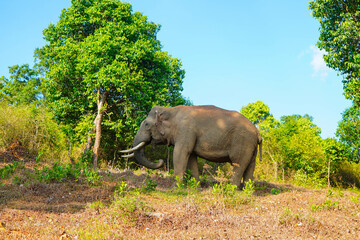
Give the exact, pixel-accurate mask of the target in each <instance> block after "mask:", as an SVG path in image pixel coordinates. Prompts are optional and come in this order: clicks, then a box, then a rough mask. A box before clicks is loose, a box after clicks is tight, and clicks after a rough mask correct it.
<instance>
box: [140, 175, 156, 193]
mask: <svg viewBox="0 0 360 240" xmlns="http://www.w3.org/2000/svg"><path fill="white" fill-rule="evenodd" d="M144 181H145V183H146V186H145V187H143V190H144V191H145V192H153V191H155V190H156V187H157V182H156V180H152V179H151V177H150V176H149V175H147V176H146V178H145V180H144Z"/></svg>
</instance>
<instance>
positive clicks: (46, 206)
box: [0, 162, 360, 239]
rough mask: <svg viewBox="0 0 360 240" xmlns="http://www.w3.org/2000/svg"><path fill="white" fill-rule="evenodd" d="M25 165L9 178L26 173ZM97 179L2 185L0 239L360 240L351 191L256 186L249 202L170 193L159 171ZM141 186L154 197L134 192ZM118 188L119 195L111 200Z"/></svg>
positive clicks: (171, 183)
mask: <svg viewBox="0 0 360 240" xmlns="http://www.w3.org/2000/svg"><path fill="white" fill-rule="evenodd" d="M31 164H33V165H34V163H31V162H29V165H27V164H24V167H22V168H21V171H18V172H16V173H15V175H14V176H19V174H24V175H26V174H28V175H31V174H34V169H32V168H31V167H29V166H31ZM99 173H100V175H101V176H102V183H101V185H100V186H90V185H89V184H86V183H84V182H81V181H77V180H72V181H70V180H69V181H64V182H60V183H59V182H57V183H49V184H47V183H43V182H39V181H34V182H31V181H30V182H29V181H27V182H26V183H21V184H15V183H13V181H12V180H11V179H7V180H6V181H3V185H1V186H0V239H360V193H359V192H356V191H354V190H351V191H347V190H343V189H330V190H328V189H320V190H314V189H307V188H301V187H296V186H292V185H286V184H279V183H268V182H264V181H258V182H256V189H255V192H254V193H253V194H252V195H251V196H244V195H243V194H242V193H241V192H237V193H236V194H235V195H234V196H222V195H216V194H214V193H213V192H212V188H211V187H205V188H201V189H200V190H199V191H192V190H189V189H185V190H181V191H180V190H177V189H176V188H175V186H176V182H175V180H174V177H169V176H168V175H167V174H166V173H165V172H161V171H155V172H153V173H152V174H151V175H150V174H149V173H148V172H146V171H137V172H132V171H118V170H111V169H107V170H102V171H100V172H99ZM29 179H31V178H29ZM148 179H151V180H152V182H156V184H157V187H156V191H150V192H140V191H138V190H139V189H141V188H144V187H145V186H146V185H147V184H148ZM123 181H124V182H126V186H127V187H126V189H125V190H124V192H125V193H124V194H123V195H121V196H120V197H117V198H116V197H115V196H114V195H115V191H116V190H118V189H119V186H120V184H121V182H123ZM205 185H211V183H210V184H209V183H207V184H205Z"/></svg>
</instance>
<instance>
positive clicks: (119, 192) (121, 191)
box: [114, 181, 128, 198]
mask: <svg viewBox="0 0 360 240" xmlns="http://www.w3.org/2000/svg"><path fill="white" fill-rule="evenodd" d="M127 192H128V187H127V183H126V182H125V181H121V182H120V184H119V186H118V187H117V189H115V192H114V196H115V198H117V197H124V196H125V194H126V193H127Z"/></svg>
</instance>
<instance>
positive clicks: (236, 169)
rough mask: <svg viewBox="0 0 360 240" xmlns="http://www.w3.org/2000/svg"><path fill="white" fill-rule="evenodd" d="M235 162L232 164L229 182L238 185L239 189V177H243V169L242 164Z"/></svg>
mask: <svg viewBox="0 0 360 240" xmlns="http://www.w3.org/2000/svg"><path fill="white" fill-rule="evenodd" d="M237 165H239V164H236V165H235V166H234V170H233V171H234V175H233V176H232V178H231V183H232V184H234V185H236V186H238V188H239V189H241V187H242V186H241V179H242V178H243V174H244V171H245V168H244V164H240V165H239V166H237Z"/></svg>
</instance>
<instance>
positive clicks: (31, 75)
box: [0, 64, 41, 105]
mask: <svg viewBox="0 0 360 240" xmlns="http://www.w3.org/2000/svg"><path fill="white" fill-rule="evenodd" d="M9 73H10V79H7V78H5V77H4V76H2V77H1V78H0V100H2V101H7V102H9V103H10V104H13V105H24V104H30V103H34V104H39V103H40V97H41V89H40V75H39V71H38V70H34V69H31V68H30V67H29V65H28V64H24V65H21V66H19V65H14V66H12V67H9Z"/></svg>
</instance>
